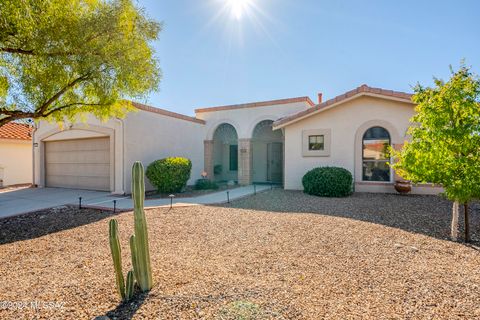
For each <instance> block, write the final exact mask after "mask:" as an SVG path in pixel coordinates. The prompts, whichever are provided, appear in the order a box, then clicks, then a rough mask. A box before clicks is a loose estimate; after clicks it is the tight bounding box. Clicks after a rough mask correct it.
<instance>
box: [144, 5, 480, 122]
mask: <svg viewBox="0 0 480 320" xmlns="http://www.w3.org/2000/svg"><path fill="white" fill-rule="evenodd" d="M137 1H138V5H139V6H140V7H143V8H144V9H145V12H146V14H147V15H148V16H149V17H151V18H153V19H155V20H157V21H162V23H163V30H162V32H161V33H160V38H159V40H158V41H156V42H155V43H153V46H154V48H155V50H156V56H157V58H158V59H159V62H160V67H161V69H162V73H163V76H162V80H161V83H160V88H159V90H158V91H157V92H153V93H151V94H150V95H149V96H148V97H146V98H145V99H144V100H140V101H141V102H144V103H147V104H150V105H153V106H156V107H159V108H163V109H167V110H171V111H175V112H179V113H183V114H187V115H193V114H194V109H195V108H200V107H211V106H219V105H228V104H238V103H247V102H255V101H264V100H273V99H282V98H291V97H298V96H309V97H310V98H311V99H312V100H314V101H316V99H317V98H316V97H317V93H319V92H322V93H323V97H324V100H325V99H329V98H333V97H335V96H336V95H339V94H342V93H344V92H346V91H349V90H351V89H354V88H356V87H357V86H359V85H361V84H368V85H369V86H373V87H380V88H384V89H389V90H396V91H405V92H411V91H412V87H413V86H414V85H415V84H416V83H421V84H422V85H432V79H433V76H435V77H437V78H442V79H447V78H448V77H449V75H450V69H449V66H450V65H452V66H453V67H454V68H458V66H459V65H460V63H461V61H462V59H465V64H466V65H468V66H472V70H473V71H474V72H475V73H477V74H480V18H479V13H480V1H477V0H457V1H443V0H437V1H427V0H423V1H419V0H416V1H410V0H402V1H385V0H379V1H374V0H369V1H360V0H358V1H353V0H351V1H347V0H345V1H342V0H335V1H334V0H331V1H325V0H248V1H247V4H245V5H244V6H243V7H242V8H243V9H245V10H238V8H239V7H237V6H236V5H235V4H233V3H234V2H235V1H238V0H137ZM244 1H245V0H244Z"/></svg>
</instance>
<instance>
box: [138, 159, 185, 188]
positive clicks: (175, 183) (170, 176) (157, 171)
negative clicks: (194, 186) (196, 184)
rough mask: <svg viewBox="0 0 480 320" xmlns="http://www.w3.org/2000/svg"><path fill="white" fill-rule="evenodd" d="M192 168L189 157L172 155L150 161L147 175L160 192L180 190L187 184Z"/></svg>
mask: <svg viewBox="0 0 480 320" xmlns="http://www.w3.org/2000/svg"><path fill="white" fill-rule="evenodd" d="M191 170H192V162H191V161H190V160H189V159H187V158H181V157H170V158H164V159H160V160H155V161H153V162H152V163H150V164H149V165H148V167H147V171H146V172H145V175H146V176H147V178H148V180H149V181H150V183H151V184H152V185H153V186H155V187H156V188H157V190H158V192H160V193H168V192H180V191H182V190H183V189H184V188H185V186H186V185H187V181H188V179H190V171H191Z"/></svg>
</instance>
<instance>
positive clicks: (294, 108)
mask: <svg viewBox="0 0 480 320" xmlns="http://www.w3.org/2000/svg"><path fill="white" fill-rule="evenodd" d="M309 107H310V105H309V104H308V103H307V102H294V103H288V104H277V105H271V106H264V107H253V108H240V109H233V110H221V111H215V112H200V113H197V118H199V119H202V120H205V121H207V124H206V138H205V139H206V140H212V139H213V134H214V132H215V129H217V127H218V126H219V125H221V124H222V123H229V124H231V125H232V126H234V127H235V130H236V131H237V135H238V138H239V139H250V138H251V137H252V132H253V129H254V128H255V126H256V125H257V123H259V122H260V121H262V120H273V121H275V120H277V119H279V118H282V117H285V116H287V115H292V114H294V113H297V112H299V111H303V110H305V109H307V108H309Z"/></svg>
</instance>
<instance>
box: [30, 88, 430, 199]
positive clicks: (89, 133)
mask: <svg viewBox="0 0 480 320" xmlns="http://www.w3.org/2000/svg"><path fill="white" fill-rule="evenodd" d="M410 98H411V96H410V95H409V94H407V93H401V92H394V91H390V90H383V89H378V88H371V87H368V86H366V85H363V86H361V87H358V88H357V89H355V90H352V91H349V92H347V93H345V94H344V95H341V96H338V97H336V98H334V99H331V100H328V101H326V102H322V101H321V94H319V101H318V104H315V103H314V102H313V101H312V100H310V98H308V97H298V98H290V99H281V100H271V101H263V102H255V103H246V104H238V105H228V106H220V107H211V108H201V109H196V110H195V113H196V117H188V116H184V115H180V114H177V113H173V112H169V111H166V110H162V109H157V108H153V107H149V106H145V105H143V104H139V103H134V106H136V107H137V109H138V112H132V113H130V114H128V115H127V117H126V118H125V119H123V120H120V119H112V120H110V121H108V122H106V123H101V122H100V121H98V120H96V119H94V118H93V117H90V118H88V119H87V121H86V123H75V124H71V125H67V126H66V129H65V130H61V129H60V128H59V127H58V125H56V124H49V123H46V122H41V123H40V124H39V127H38V128H37V130H36V132H35V134H34V141H35V143H36V144H35V146H36V147H35V152H34V157H35V170H34V171H35V174H34V176H35V183H37V184H38V185H39V186H51V187H72V188H85V189H94V190H108V191H111V192H113V193H129V192H130V168H131V166H132V164H133V162H134V161H136V160H140V161H142V162H143V163H144V165H148V164H149V163H150V162H152V161H153V160H155V159H160V158H163V157H167V156H184V157H188V158H189V159H191V160H192V164H193V167H192V175H191V179H190V180H189V184H193V183H194V182H195V180H196V179H198V178H200V175H201V172H202V171H203V170H205V171H206V172H207V176H208V177H209V178H211V179H214V180H217V181H237V182H238V183H240V184H243V185H246V184H251V183H283V184H284V186H285V188H286V189H302V184H301V180H302V177H303V175H304V174H305V173H306V172H307V171H308V170H310V169H312V168H315V167H319V166H340V167H344V168H346V169H348V170H349V171H350V172H352V175H353V176H354V179H355V189H356V190H357V191H367V192H393V182H394V179H395V176H394V173H393V172H392V170H391V169H390V168H389V167H388V165H387V162H388V161H390V159H387V156H386V151H387V149H388V146H389V145H393V146H394V147H396V148H399V147H401V145H402V144H403V142H404V141H405V140H406V139H407V138H406V131H407V128H408V126H409V119H410V118H411V117H412V116H413V114H414V104H413V103H412V102H411V100H410ZM147 188H150V189H151V186H147ZM413 191H414V192H416V193H437V192H439V191H440V189H439V188H433V187H431V186H429V185H425V186H417V187H415V188H414V190H413Z"/></svg>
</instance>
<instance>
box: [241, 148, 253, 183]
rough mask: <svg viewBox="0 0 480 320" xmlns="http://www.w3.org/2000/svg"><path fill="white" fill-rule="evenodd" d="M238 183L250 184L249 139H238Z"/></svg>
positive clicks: (250, 153)
mask: <svg viewBox="0 0 480 320" xmlns="http://www.w3.org/2000/svg"><path fill="white" fill-rule="evenodd" d="M238 183H239V184H241V185H248V184H251V183H252V142H251V139H238Z"/></svg>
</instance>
